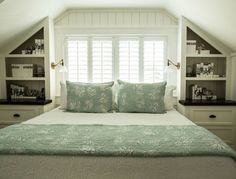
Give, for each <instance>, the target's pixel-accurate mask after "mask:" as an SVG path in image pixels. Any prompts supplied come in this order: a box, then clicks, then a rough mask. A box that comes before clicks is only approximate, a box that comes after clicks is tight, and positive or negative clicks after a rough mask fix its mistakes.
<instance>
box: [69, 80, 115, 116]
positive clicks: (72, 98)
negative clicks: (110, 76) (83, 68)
mask: <svg viewBox="0 0 236 179" xmlns="http://www.w3.org/2000/svg"><path fill="white" fill-rule="evenodd" d="M113 84H114V82H109V83H76V82H69V81H66V88H67V107H66V110H67V111H72V112H93V113H103V112H108V111H110V110H111V109H112V86H113Z"/></svg>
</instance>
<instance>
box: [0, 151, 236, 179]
mask: <svg viewBox="0 0 236 179" xmlns="http://www.w3.org/2000/svg"><path fill="white" fill-rule="evenodd" d="M235 171H236V162H235V161H234V160H233V159H232V158H229V157H213V156H212V157H207V156H204V157H203V156H202V157H197V156H196V157H162V158H143V157H142V158H138V157H136V158H133V157H128V158H126V157H89V156H79V157H78V156H40V155H38V156H29V155H1V156H0V179H14V178H17V179H67V178H69V179H126V178H127V179H157V178H159V179H199V178H206V179H222V178H225V179H226V178H227V179H235V178H236V172H235Z"/></svg>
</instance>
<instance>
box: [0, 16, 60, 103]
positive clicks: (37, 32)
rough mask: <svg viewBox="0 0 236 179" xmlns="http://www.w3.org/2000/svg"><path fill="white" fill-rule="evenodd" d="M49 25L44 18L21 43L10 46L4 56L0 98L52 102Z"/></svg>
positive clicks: (48, 20)
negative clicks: (47, 100) (2, 85)
mask: <svg viewBox="0 0 236 179" xmlns="http://www.w3.org/2000/svg"><path fill="white" fill-rule="evenodd" d="M50 23H52V21H50V19H49V18H45V19H44V20H43V21H41V22H40V23H39V24H38V25H36V26H35V27H34V28H32V29H31V31H30V32H28V33H27V34H26V35H25V36H24V37H22V39H21V40H18V42H15V43H14V42H12V45H11V46H9V49H8V53H6V54H5V55H4V63H3V64H4V67H2V68H4V69H3V71H4V74H5V76H4V77H3V78H2V80H4V83H3V84H4V87H3V88H2V89H3V90H4V88H5V90H4V93H3V95H2V97H1V98H3V99H7V100H15V99H17V100H22V99H28V98H34V99H37V100H46V99H53V97H54V95H53V90H52V88H54V82H53V81H52V80H55V79H52V76H53V75H52V74H53V73H54V71H53V70H51V69H50V63H51V60H53V61H54V59H51V57H52V56H53V55H52V54H53V52H52V49H49V47H50V45H51V44H52V43H53V42H52V38H51V37H50V31H51V30H50V28H52V26H50Z"/></svg>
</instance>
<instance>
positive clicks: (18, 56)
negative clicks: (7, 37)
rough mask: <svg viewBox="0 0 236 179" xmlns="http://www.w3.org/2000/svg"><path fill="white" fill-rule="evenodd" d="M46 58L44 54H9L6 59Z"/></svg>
mask: <svg viewBox="0 0 236 179" xmlns="http://www.w3.org/2000/svg"><path fill="white" fill-rule="evenodd" d="M35 57H38V58H44V57H45V55H44V54H9V55H7V56H6V58H35Z"/></svg>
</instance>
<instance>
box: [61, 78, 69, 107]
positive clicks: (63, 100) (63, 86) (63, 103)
mask: <svg viewBox="0 0 236 179" xmlns="http://www.w3.org/2000/svg"><path fill="white" fill-rule="evenodd" d="M60 85H61V108H62V109H66V106H67V89H66V83H65V82H62V81H61V82H60Z"/></svg>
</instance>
